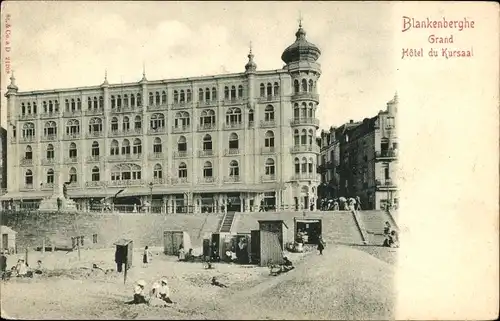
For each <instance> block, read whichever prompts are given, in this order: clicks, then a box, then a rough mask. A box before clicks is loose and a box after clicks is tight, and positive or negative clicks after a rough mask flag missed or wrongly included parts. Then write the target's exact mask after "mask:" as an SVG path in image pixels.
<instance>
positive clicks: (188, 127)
mask: <svg viewBox="0 0 500 321" xmlns="http://www.w3.org/2000/svg"><path fill="white" fill-rule="evenodd" d="M189 131H191V125H178V126H177V127H175V126H172V132H173V133H186V132H189Z"/></svg>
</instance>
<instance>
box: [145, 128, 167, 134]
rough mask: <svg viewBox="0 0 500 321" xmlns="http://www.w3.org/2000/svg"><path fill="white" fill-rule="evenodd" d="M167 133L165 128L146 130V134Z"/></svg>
mask: <svg viewBox="0 0 500 321" xmlns="http://www.w3.org/2000/svg"><path fill="white" fill-rule="evenodd" d="M166 132H167V128H166V127H158V128H150V129H148V134H150V135H152V134H164V133H166Z"/></svg>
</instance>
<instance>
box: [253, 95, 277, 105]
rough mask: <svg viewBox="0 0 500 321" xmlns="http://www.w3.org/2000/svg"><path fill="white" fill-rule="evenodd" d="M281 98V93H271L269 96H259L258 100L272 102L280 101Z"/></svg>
mask: <svg viewBox="0 0 500 321" xmlns="http://www.w3.org/2000/svg"><path fill="white" fill-rule="evenodd" d="M279 99H280V96H279V95H275V96H273V95H269V96H264V97H259V98H258V101H259V103H264V102H272V101H278V100H279Z"/></svg>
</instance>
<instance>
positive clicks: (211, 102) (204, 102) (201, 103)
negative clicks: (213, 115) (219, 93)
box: [196, 100, 218, 107]
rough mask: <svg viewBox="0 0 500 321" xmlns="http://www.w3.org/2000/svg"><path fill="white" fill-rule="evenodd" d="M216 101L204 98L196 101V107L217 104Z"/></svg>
mask: <svg viewBox="0 0 500 321" xmlns="http://www.w3.org/2000/svg"><path fill="white" fill-rule="evenodd" d="M217 103H218V101H217V100H208V101H207V100H205V101H199V102H197V103H196V105H197V106H198V107H209V106H217Z"/></svg>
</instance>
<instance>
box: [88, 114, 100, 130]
mask: <svg viewBox="0 0 500 321" xmlns="http://www.w3.org/2000/svg"><path fill="white" fill-rule="evenodd" d="M89 132H90V133H100V132H102V119H100V118H97V117H94V118H91V119H90V120H89Z"/></svg>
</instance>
